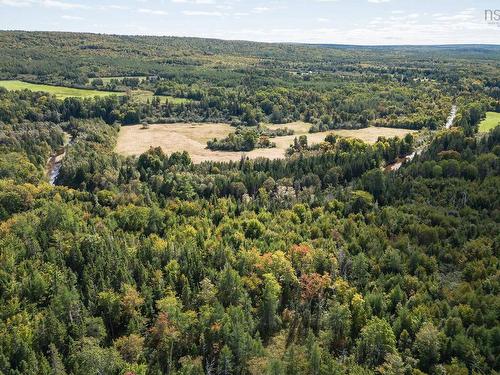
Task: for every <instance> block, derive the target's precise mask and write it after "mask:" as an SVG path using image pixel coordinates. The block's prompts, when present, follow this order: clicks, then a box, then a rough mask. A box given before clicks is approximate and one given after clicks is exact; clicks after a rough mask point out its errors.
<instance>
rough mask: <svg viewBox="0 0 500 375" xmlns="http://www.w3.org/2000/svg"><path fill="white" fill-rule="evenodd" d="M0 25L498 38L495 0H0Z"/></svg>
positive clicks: (228, 34)
mask: <svg viewBox="0 0 500 375" xmlns="http://www.w3.org/2000/svg"><path fill="white" fill-rule="evenodd" d="M495 9H498V13H497V14H498V16H499V17H498V19H499V20H498V21H495V20H489V19H488V20H486V19H485V10H492V11H494V10H495ZM493 17H494V15H493ZM0 29H2V30H44V31H78V32H93V33H105V34H133V35H137V34H139V35H169V36H198V37H205V38H221V39H238V40H253V41H262V42H298V43H332V44H361V45H381V44H383V45H388V44H390V45H393V44H455V43H483V44H500V1H498V0H496V1H490V0H420V1H419V0H412V1H408V0H406V1H403V0H290V1H283V0H267V1H265V0H251V1H250V0H247V1H245V0H0Z"/></svg>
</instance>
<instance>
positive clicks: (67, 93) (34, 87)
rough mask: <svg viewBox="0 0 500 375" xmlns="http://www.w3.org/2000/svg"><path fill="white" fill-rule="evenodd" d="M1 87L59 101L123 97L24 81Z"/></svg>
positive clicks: (103, 92)
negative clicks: (72, 98) (40, 93)
mask: <svg viewBox="0 0 500 375" xmlns="http://www.w3.org/2000/svg"><path fill="white" fill-rule="evenodd" d="M0 87H5V88H6V89H7V90H9V91H10V90H25V89H27V90H30V91H44V92H48V93H50V94H53V95H55V96H56V97H57V98H59V99H65V98H69V97H77V98H88V97H94V96H108V95H123V94H124V93H122V92H113V91H98V90H87V89H75V88H72V87H63V86H52V85H43V84H35V83H28V82H23V81H15V80H9V81H0Z"/></svg>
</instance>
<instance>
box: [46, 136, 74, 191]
mask: <svg viewBox="0 0 500 375" xmlns="http://www.w3.org/2000/svg"><path fill="white" fill-rule="evenodd" d="M72 143H73V138H72V137H71V135H70V134H69V133H66V132H65V133H64V144H63V145H62V146H61V147H60V148H59V149H58V150H56V151H55V152H53V153H52V155H50V158H49V160H47V177H48V178H49V183H50V184H51V185H55V184H56V180H57V176H59V172H60V170H61V165H62V161H63V159H64V157H65V156H66V152H67V150H68V147H69V146H70V145H71V144H72Z"/></svg>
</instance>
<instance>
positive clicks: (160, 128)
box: [116, 122, 413, 163]
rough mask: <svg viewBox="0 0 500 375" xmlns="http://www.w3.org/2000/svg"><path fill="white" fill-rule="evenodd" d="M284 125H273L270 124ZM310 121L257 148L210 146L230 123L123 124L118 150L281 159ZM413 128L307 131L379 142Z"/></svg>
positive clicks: (313, 137)
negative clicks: (216, 148)
mask: <svg viewBox="0 0 500 375" xmlns="http://www.w3.org/2000/svg"><path fill="white" fill-rule="evenodd" d="M279 126H281V127H283V126H285V125H272V126H269V127H272V128H275V127H279ZM309 126H310V125H309V124H305V123H303V122H296V123H292V124H287V125H286V127H288V128H290V129H294V130H295V135H288V136H285V137H277V138H273V142H275V143H276V146H277V147H276V148H270V149H269V148H268V149H256V150H253V151H250V152H246V153H244V152H225V151H211V150H209V149H207V148H206V146H207V141H208V140H210V139H213V138H223V137H226V136H227V135H228V134H229V133H231V132H234V128H233V127H231V126H230V125H228V124H184V123H177V124H156V125H150V127H149V129H142V125H133V126H122V128H121V130H120V134H119V136H118V143H117V147H116V152H118V153H119V154H122V155H128V156H130V155H140V154H142V153H143V152H145V151H147V150H148V149H149V148H150V147H158V146H159V147H161V148H162V149H163V151H164V152H166V153H167V154H170V153H172V152H176V151H187V152H189V154H190V155H191V159H192V160H193V162H195V163H200V162H202V161H206V160H213V161H231V160H239V159H240V158H241V157H242V155H245V156H248V157H249V158H252V159H255V158H258V157H266V158H269V159H280V158H283V157H284V156H285V151H286V149H287V148H288V147H289V146H290V144H292V143H293V140H294V138H295V137H297V136H299V135H301V134H307V130H309ZM412 132H413V131H409V130H405V129H392V128H366V129H360V130H331V131H329V132H323V133H315V134H307V139H308V142H309V144H315V143H320V142H322V141H323V140H324V139H325V137H326V136H327V135H328V134H331V133H333V134H338V135H340V136H344V137H354V138H359V139H361V140H363V141H365V142H368V143H374V142H376V140H377V138H378V137H379V136H385V137H395V136H399V137H402V136H404V135H405V134H408V133H412Z"/></svg>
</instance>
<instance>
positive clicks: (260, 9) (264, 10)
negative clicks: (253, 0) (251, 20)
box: [252, 7, 271, 13]
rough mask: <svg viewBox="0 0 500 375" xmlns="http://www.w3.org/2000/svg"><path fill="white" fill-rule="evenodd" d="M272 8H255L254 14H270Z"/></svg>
mask: <svg viewBox="0 0 500 375" xmlns="http://www.w3.org/2000/svg"><path fill="white" fill-rule="evenodd" d="M270 10H271V8H268V7H255V8H253V9H252V11H253V12H254V13H264V12H269V11H270Z"/></svg>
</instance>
